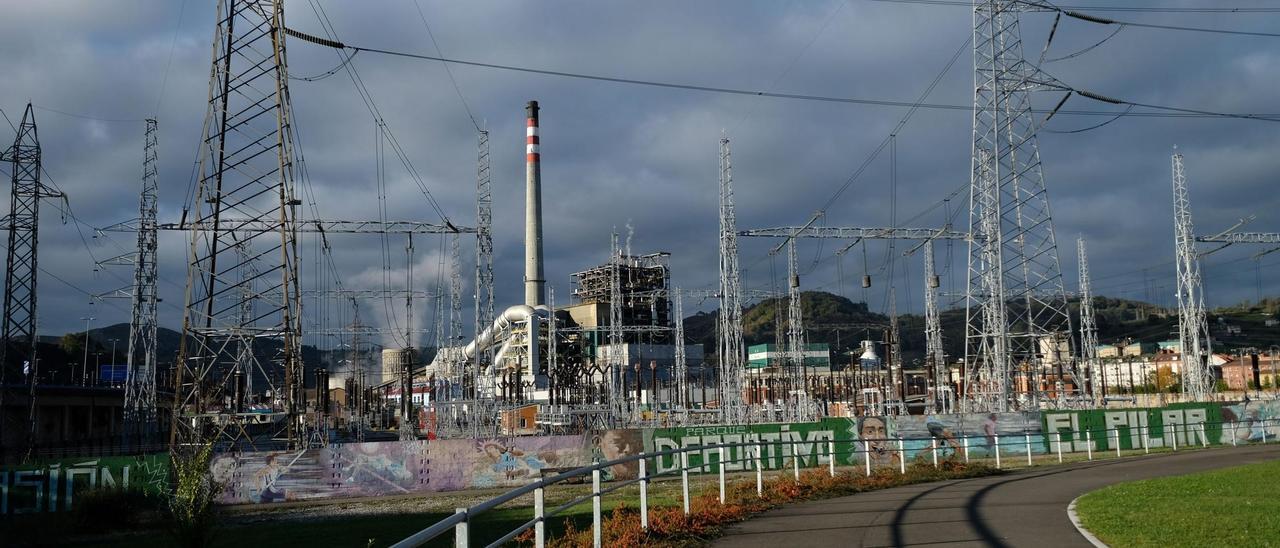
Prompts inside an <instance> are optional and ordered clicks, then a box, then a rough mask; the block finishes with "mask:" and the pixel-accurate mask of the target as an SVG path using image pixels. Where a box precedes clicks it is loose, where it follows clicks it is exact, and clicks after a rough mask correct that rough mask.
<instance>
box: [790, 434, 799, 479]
mask: <svg viewBox="0 0 1280 548" xmlns="http://www.w3.org/2000/svg"><path fill="white" fill-rule="evenodd" d="M791 469H792V470H793V471H794V472H795V475H796V481H800V454H799V453H797V452H796V442H795V440H791Z"/></svg>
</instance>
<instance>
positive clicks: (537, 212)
mask: <svg viewBox="0 0 1280 548" xmlns="http://www.w3.org/2000/svg"><path fill="white" fill-rule="evenodd" d="M525 111H526V112H527V113H528V126H527V127H526V128H525V197H524V304H526V305H528V306H538V305H544V304H547V301H546V298H547V297H546V294H547V292H546V289H545V287H546V284H547V281H546V280H545V279H543V274H542V155H541V153H540V152H539V150H538V148H539V143H538V102H537V101H529V103H528V104H527V105H525Z"/></svg>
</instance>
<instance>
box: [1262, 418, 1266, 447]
mask: <svg viewBox="0 0 1280 548" xmlns="http://www.w3.org/2000/svg"><path fill="white" fill-rule="evenodd" d="M1262 443H1263V445H1266V443H1267V421H1266V420H1265V419H1264V420H1263V421H1262Z"/></svg>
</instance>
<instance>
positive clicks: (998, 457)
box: [992, 434, 1000, 468]
mask: <svg viewBox="0 0 1280 548" xmlns="http://www.w3.org/2000/svg"><path fill="white" fill-rule="evenodd" d="M992 437H993V438H995V441H996V468H1000V434H995V435H993V436H992Z"/></svg>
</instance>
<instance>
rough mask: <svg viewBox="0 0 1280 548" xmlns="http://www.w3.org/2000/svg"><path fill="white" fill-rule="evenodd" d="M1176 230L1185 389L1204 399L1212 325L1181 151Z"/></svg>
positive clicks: (1176, 163) (1209, 379)
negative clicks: (1206, 310) (1202, 279)
mask: <svg viewBox="0 0 1280 548" xmlns="http://www.w3.org/2000/svg"><path fill="white" fill-rule="evenodd" d="M1173 230H1174V239H1175V240H1174V246H1175V251H1176V254H1177V261H1176V262H1177V272H1178V344H1179V345H1180V346H1181V350H1182V392H1183V393H1184V394H1186V395H1187V397H1189V398H1191V399H1192V400H1195V401H1203V400H1204V399H1205V398H1207V397H1208V396H1209V394H1210V393H1212V392H1213V388H1214V387H1213V370H1212V369H1210V367H1209V361H1208V360H1209V356H1211V355H1212V350H1211V346H1210V344H1211V342H1210V339H1209V324H1208V323H1207V322H1206V321H1205V311H1204V289H1203V288H1202V287H1201V284H1200V255H1199V253H1198V252H1197V251H1196V236H1195V234H1196V231H1195V225H1193V224H1192V222H1191V198H1190V196H1189V195H1188V193H1187V175H1186V172H1185V171H1183V168H1182V154H1181V153H1179V152H1177V151H1176V150H1175V151H1174V153H1173Z"/></svg>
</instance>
